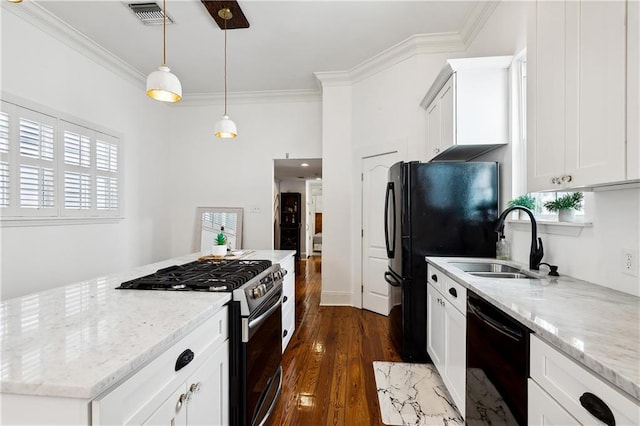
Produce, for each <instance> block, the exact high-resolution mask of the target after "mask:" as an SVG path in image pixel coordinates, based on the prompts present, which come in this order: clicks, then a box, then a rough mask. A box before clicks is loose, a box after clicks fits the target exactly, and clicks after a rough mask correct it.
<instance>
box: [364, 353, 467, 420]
mask: <svg viewBox="0 0 640 426" xmlns="http://www.w3.org/2000/svg"><path fill="white" fill-rule="evenodd" d="M373 371H374V374H375V378H376V387H377V389H378V401H379V402H380V413H381V414H382V422H383V423H384V424H385V425H448V426H453V425H462V424H464V420H463V419H462V417H460V414H459V413H458V411H457V410H456V406H455V404H454V403H453V400H452V399H451V396H450V395H449V392H448V391H447V389H446V387H445V385H444V383H443V382H442V379H441V378H440V375H439V374H438V371H437V370H436V368H435V366H434V365H433V364H409V363H402V362H381V361H374V362H373Z"/></svg>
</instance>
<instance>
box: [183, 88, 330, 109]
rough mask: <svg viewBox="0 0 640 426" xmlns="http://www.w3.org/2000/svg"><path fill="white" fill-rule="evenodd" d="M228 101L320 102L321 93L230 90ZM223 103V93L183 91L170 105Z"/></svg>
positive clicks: (249, 102) (312, 90) (252, 102)
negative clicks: (175, 101) (179, 98)
mask: <svg viewBox="0 0 640 426" xmlns="http://www.w3.org/2000/svg"><path fill="white" fill-rule="evenodd" d="M227 100H228V102H230V103H233V104H236V105H239V104H260V103H293V102H320V101H321V100H322V94H321V92H320V91H319V90H315V89H304V90H270V91H256V92H230V93H227ZM223 103H224V94H223V93H185V94H184V95H183V96H182V100H181V101H180V102H178V103H175V104H171V106H172V107H183V106H187V107H188V106H202V105H221V104H223Z"/></svg>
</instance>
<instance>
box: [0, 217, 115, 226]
mask: <svg viewBox="0 0 640 426" xmlns="http://www.w3.org/2000/svg"><path fill="white" fill-rule="evenodd" d="M122 219H124V218H123V217H121V216H114V217H2V218H0V228H17V227H27V226H66V225H97V224H110V223H118V222H120V221H121V220H122Z"/></svg>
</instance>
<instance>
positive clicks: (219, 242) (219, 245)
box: [211, 232, 227, 256]
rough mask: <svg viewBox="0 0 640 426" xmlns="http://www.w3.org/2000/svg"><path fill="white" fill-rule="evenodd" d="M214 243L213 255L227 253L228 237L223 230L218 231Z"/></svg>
mask: <svg viewBox="0 0 640 426" xmlns="http://www.w3.org/2000/svg"><path fill="white" fill-rule="evenodd" d="M213 243H214V244H213V247H212V248H211V254H212V255H213V256H226V255H227V237H226V236H225V235H224V234H223V233H222V232H218V235H216V239H215V240H214V241H213Z"/></svg>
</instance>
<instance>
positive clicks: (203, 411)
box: [91, 306, 229, 426]
mask: <svg viewBox="0 0 640 426" xmlns="http://www.w3.org/2000/svg"><path fill="white" fill-rule="evenodd" d="M227 309H228V308H227V307H226V306H225V307H224V308H222V309H221V310H220V311H219V312H218V313H217V314H215V315H214V316H213V317H211V318H209V319H208V320H206V321H205V322H204V323H202V324H201V325H200V326H198V328H196V329H195V330H193V331H192V332H191V333H189V334H187V335H186V336H185V337H183V338H182V339H181V340H180V341H178V342H176V343H175V344H174V345H173V346H171V347H170V348H168V349H167V350H166V351H165V352H163V353H162V354H160V355H159V356H158V357H157V358H155V359H154V360H152V361H151V362H149V363H148V364H147V365H146V366H144V367H143V368H141V369H140V370H139V371H137V372H136V373H135V374H133V375H132V376H131V377H129V378H128V379H127V380H125V381H124V382H122V383H121V384H119V385H118V386H116V387H114V388H112V389H111V390H109V391H107V392H106V393H104V394H102V395H100V396H98V397H97V398H95V399H94V400H93V401H92V402H91V425H93V426H102V425H171V426H176V425H223V424H228V423H229V398H228V394H229V340H228V333H227V331H228V311H227ZM187 351H190V352H191V355H192V360H191V361H190V362H189V363H187V364H186V365H184V366H183V367H182V368H179V369H178V370H177V371H176V363H177V360H178V359H179V358H182V356H183V354H184V353H185V352H187Z"/></svg>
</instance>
